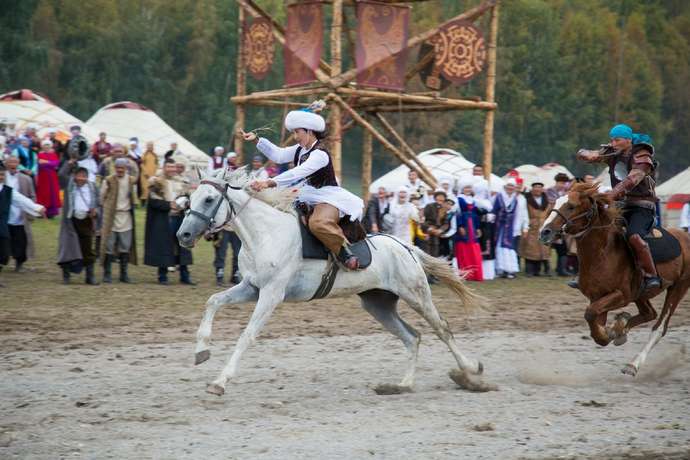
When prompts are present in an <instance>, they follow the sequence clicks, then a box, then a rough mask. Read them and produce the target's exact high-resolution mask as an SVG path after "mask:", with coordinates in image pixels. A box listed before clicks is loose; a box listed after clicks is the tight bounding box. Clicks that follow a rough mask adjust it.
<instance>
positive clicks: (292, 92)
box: [230, 87, 328, 103]
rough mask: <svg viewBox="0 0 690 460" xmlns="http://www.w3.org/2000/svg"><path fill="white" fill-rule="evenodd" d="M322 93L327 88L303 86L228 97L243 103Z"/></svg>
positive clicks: (326, 91)
mask: <svg viewBox="0 0 690 460" xmlns="http://www.w3.org/2000/svg"><path fill="white" fill-rule="evenodd" d="M323 93H328V90H327V89H326V88H323V87H320V88H304V89H294V88H293V89H280V90H271V91H258V92H255V93H252V94H243V95H239V94H238V95H237V96H233V97H231V98H230V100H231V101H232V102H235V103H238V102H239V103H244V102H252V101H259V100H262V99H273V98H276V97H278V98H280V97H298V96H313V95H316V94H323Z"/></svg>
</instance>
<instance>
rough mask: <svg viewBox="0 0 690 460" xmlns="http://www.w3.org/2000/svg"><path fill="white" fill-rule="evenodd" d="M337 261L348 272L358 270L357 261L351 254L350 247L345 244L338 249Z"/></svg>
mask: <svg viewBox="0 0 690 460" xmlns="http://www.w3.org/2000/svg"><path fill="white" fill-rule="evenodd" d="M338 260H339V261H340V262H341V263H342V264H343V265H344V266H345V268H347V269H348V270H357V269H358V268H359V259H358V258H357V257H356V256H355V255H354V254H352V252H351V251H350V247H349V246H348V245H347V244H345V245H343V247H342V248H340V252H339V253H338Z"/></svg>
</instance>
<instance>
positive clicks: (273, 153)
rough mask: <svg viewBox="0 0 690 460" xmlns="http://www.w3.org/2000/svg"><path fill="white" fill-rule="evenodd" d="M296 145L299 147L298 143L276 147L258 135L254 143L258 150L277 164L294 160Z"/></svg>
mask: <svg viewBox="0 0 690 460" xmlns="http://www.w3.org/2000/svg"><path fill="white" fill-rule="evenodd" d="M297 147H299V145H298V144H295V145H291V146H290V147H278V146H277V145H275V144H274V143H273V142H271V141H269V140H268V139H266V138H265V137H260V138H259V141H258V142H257V143H256V148H257V149H258V150H259V152H261V153H263V154H264V155H266V157H268V159H269V160H271V161H273V162H275V163H278V164H283V163H290V162H291V161H292V160H294V159H295V152H296V151H297Z"/></svg>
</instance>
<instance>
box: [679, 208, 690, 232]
mask: <svg viewBox="0 0 690 460" xmlns="http://www.w3.org/2000/svg"><path fill="white" fill-rule="evenodd" d="M680 226H681V227H683V228H688V227H690V203H685V205H683V210H682V211H681V212H680Z"/></svg>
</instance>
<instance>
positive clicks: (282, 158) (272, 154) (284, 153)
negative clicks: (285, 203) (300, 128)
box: [256, 137, 329, 187]
mask: <svg viewBox="0 0 690 460" xmlns="http://www.w3.org/2000/svg"><path fill="white" fill-rule="evenodd" d="M316 142H318V141H315V142H314V144H316ZM314 144H312V145H311V146H310V147H309V148H311V147H313V146H314ZM298 147H299V145H297V144H295V145H292V146H290V147H278V146H277V145H275V144H273V143H272V142H271V141H269V140H268V139H265V138H263V137H261V138H259V142H258V143H257V144H256V148H257V149H258V150H259V151H260V152H261V153H263V154H264V155H266V157H268V158H269V159H270V160H272V161H273V162H275V163H277V164H284V163H289V162H291V161H293V160H294V159H295V153H296V152H297V148H298ZM308 151H309V149H308V148H307V149H304V148H303V149H302V150H301V151H300V156H299V157H300V158H302V156H303V155H304V154H306V153H307V152H308ZM328 161H329V159H328V154H327V153H326V152H324V151H323V150H319V149H316V150H313V151H312V152H311V153H310V154H309V158H307V159H306V160H305V161H304V163H302V164H301V165H299V166H297V165H295V167H294V168H292V169H289V170H287V171H285V172H284V173H282V174H279V175H277V176H276V177H274V178H273V179H272V180H273V181H274V182H275V183H276V184H278V186H281V187H284V186H289V185H292V184H294V183H295V182H297V181H299V180H301V179H305V178H307V177H309V176H310V175H312V174H314V173H315V172H316V171H318V170H319V169H321V168H323V167H324V166H326V165H328ZM297 162H298V163H299V158H298V159H297Z"/></svg>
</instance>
